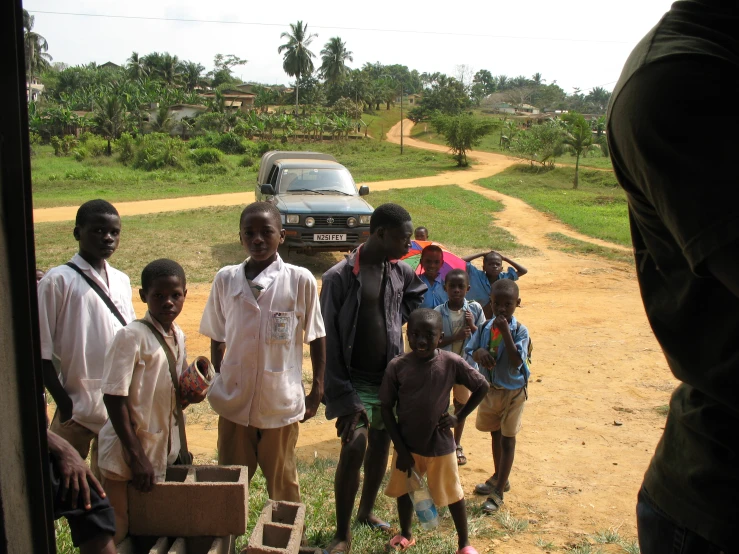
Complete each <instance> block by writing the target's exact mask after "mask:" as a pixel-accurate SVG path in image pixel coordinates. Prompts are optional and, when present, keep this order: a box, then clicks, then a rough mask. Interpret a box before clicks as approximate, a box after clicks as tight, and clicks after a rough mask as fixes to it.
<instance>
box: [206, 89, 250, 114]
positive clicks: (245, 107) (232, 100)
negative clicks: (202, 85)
mask: <svg viewBox="0 0 739 554" xmlns="http://www.w3.org/2000/svg"><path fill="white" fill-rule="evenodd" d="M221 94H222V95H223V99H224V100H225V102H226V109H227V110H230V111H242V112H248V111H250V110H252V109H254V100H255V99H256V97H257V95H256V94H254V93H251V92H244V91H242V90H239V89H238V88H230V89H226V90H223V91H221ZM203 97H204V98H208V99H214V98H215V97H216V95H215V93H207V94H203Z"/></svg>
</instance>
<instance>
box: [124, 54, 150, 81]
mask: <svg viewBox="0 0 739 554" xmlns="http://www.w3.org/2000/svg"><path fill="white" fill-rule="evenodd" d="M126 61H127V62H128V63H127V64H126V69H127V70H128V74H129V76H130V77H131V78H132V79H137V80H138V79H143V78H144V77H146V76H147V75H148V74H149V69H148V68H147V67H146V63H145V62H144V58H142V57H141V56H139V53H138V52H131V57H130V58H128V59H127V60H126Z"/></svg>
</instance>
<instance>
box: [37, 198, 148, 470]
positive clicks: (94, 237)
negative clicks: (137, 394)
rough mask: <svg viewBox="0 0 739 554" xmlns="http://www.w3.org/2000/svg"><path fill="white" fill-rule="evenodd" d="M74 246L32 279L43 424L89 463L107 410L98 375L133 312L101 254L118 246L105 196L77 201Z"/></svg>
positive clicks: (123, 279) (126, 283)
mask: <svg viewBox="0 0 739 554" xmlns="http://www.w3.org/2000/svg"><path fill="white" fill-rule="evenodd" d="M73 234H74V238H75V240H77V242H78V243H79V251H78V253H77V254H75V255H74V256H73V257H72V259H71V261H70V262H69V263H67V264H64V265H60V266H58V267H55V268H53V269H50V270H49V272H48V273H46V275H44V276H43V277H42V279H41V280H40V281H39V283H38V307H39V336H40V339H41V340H40V342H41V357H42V358H43V374H44V386H45V387H46V388H47V389H48V390H49V393H50V394H51V396H52V397H53V398H54V401H55V402H56V406H57V409H56V413H55V414H54V418H53V419H52V421H51V431H52V432H54V433H55V434H57V435H59V436H60V437H62V438H63V439H64V440H66V441H67V442H69V443H70V444H71V445H72V446H73V447H74V449H75V450H76V451H77V453H78V454H79V455H80V456H81V457H82V459H86V458H87V455H88V454H90V466H91V469H92V471H93V473H94V474H95V475H96V476H97V477H98V478H99V473H98V470H97V458H98V456H97V449H98V448H97V445H98V433H99V432H100V429H101V428H102V426H103V424H104V423H105V421H106V420H107V419H108V416H107V414H106V412H105V405H104V404H103V399H102V394H100V386H101V382H102V381H101V379H102V377H103V365H104V363H105V352H106V351H107V349H108V347H109V346H110V345H111V343H112V342H113V337H115V334H116V333H117V332H118V331H119V330H120V329H121V328H123V327H125V326H126V324H127V323H128V322H130V321H133V320H134V319H135V318H136V313H135V312H134V309H133V304H132V303H131V282H130V280H129V279H128V276H127V275H126V274H124V273H123V272H121V271H119V270H117V269H115V268H114V267H112V266H111V265H110V264H109V263H108V259H109V258H110V257H111V256H112V255H113V253H114V252H115V251H116V249H117V248H118V244H119V241H120V236H121V219H120V217H119V215H118V211H117V210H116V209H115V207H114V206H113V205H112V204H110V203H109V202H106V201H105V200H90V201H89V202H85V203H84V204H82V206H80V208H79V210H78V211H77V217H76V220H75V227H74V231H73Z"/></svg>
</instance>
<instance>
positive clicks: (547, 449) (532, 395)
mask: <svg viewBox="0 0 739 554" xmlns="http://www.w3.org/2000/svg"><path fill="white" fill-rule="evenodd" d="M409 127H410V126H408V127H406V132H408V131H409ZM398 132H399V131H398V129H396V128H395V127H394V128H393V129H391V130H390V132H389V134H388V139H389V140H392V141H398V140H399V135H398ZM405 143H406V144H408V145H409V146H410V145H413V146H417V147H422V148H428V149H430V150H444V148H443V147H441V146H437V145H429V144H426V143H422V142H419V141H415V140H413V139H410V138H407V139H405ZM470 157H471V158H474V159H476V160H477V162H478V163H477V164H476V165H475V166H474V167H473V168H472V170H470V172H455V173H452V174H442V175H438V176H436V177H430V178H423V179H408V180H403V181H395V182H384V183H374V184H372V185H371V186H372V187H374V188H375V189H380V188H383V189H384V188H399V187H412V186H419V185H423V186H434V185H440V184H458V185H460V186H462V187H463V188H466V189H468V190H473V191H475V192H477V193H479V194H482V195H485V196H488V197H490V198H494V199H496V200H500V201H502V202H503V204H504V205H505V210H504V211H503V212H499V213H496V214H495V217H496V218H498V219H497V221H496V224H497V225H499V226H501V227H503V228H505V229H507V230H508V231H509V232H511V233H512V234H513V235H514V236H515V237H516V239H517V240H518V242H520V243H522V244H525V245H528V246H533V247H535V248H536V249H537V253H536V254H535V255H531V256H528V257H524V258H522V259H521V260H520V261H521V263H523V264H524V265H525V266H526V267H528V268H529V275H527V276H525V277H524V278H522V279H521V281H520V286H521V298H522V306H521V308H520V309H519V311H518V312H517V314H516V315H517V317H518V318H519V319H520V320H521V321H522V322H523V323H525V324H526V325H527V326H528V327H529V330H530V332H531V336H532V337H533V343H534V351H533V364H532V368H531V369H532V373H533V375H532V379H531V382H530V390H529V401H528V403H527V406H526V410H525V413H524V427H523V430H522V432H521V434H520V435H519V437H518V445H517V453H516V460H515V464H514V469H513V473H512V476H511V486H512V489H511V492H510V493H508V494H507V495H506V508H507V509H509V510H510V511H511V513H512V514H513V515H514V516H515V517H516V518H519V519H524V520H528V521H529V525H528V529H527V530H525V531H523V532H520V533H514V534H511V535H509V536H507V537H503V538H502V539H495V540H493V541H490V540H487V539H478V540H475V539H473V544H475V546H477V548H478V549H479V550H480V552H486V551H487V552H491V551H493V549H494V551H495V552H500V553H511V554H513V553H516V554H519V553H528V552H531V553H534V552H536V553H541V552H542V550H541V549H540V548H538V547H537V546H536V545H535V542H536V541H537V539H541V540H542V541H543V543H548V542H552V543H554V544H555V545H556V546H559V547H562V546H564V545H570V544H573V543H575V542H579V541H580V540H581V539H583V538H584V537H586V536H588V535H591V534H593V533H595V532H597V531H602V530H605V529H608V528H615V529H617V530H618V532H619V533H620V534H621V536H622V537H627V538H634V537H635V535H636V530H635V515H634V506H635V501H636V493H637V490H638V488H639V484H640V482H641V478H642V475H643V473H644V470H645V468H646V466H647V463H648V461H649V459H650V457H651V455H652V452H653V450H654V447H655V445H656V443H657V440H658V438H659V436H660V435H661V429H662V427H663V425H664V415H662V414H661V413H660V412H659V411H658V408H659V407H661V406H664V405H665V404H667V402H668V398H669V394H670V392H671V390H672V389H673V388H674V386H675V384H676V382H675V381H674V379H673V378H672V376H671V374H670V372H669V370H668V368H667V365H666V363H665V359H664V356H663V355H662V353H661V351H660V349H659V347H658V345H657V343H656V341H655V339H654V336H653V335H652V332H651V330H650V328H649V325H648V323H647V320H646V316H645V314H644V309H643V307H642V303H641V300H640V297H639V291H638V286H637V282H636V280H635V278H634V271H633V268H632V267H629V266H626V265H622V264H618V263H612V262H608V261H602V260H600V259H597V258H586V257H580V256H572V255H568V254H564V253H561V252H559V251H557V250H553V249H551V248H550V247H549V245H548V243H547V241H546V239H545V235H546V234H547V233H550V232H561V233H564V234H567V235H570V236H573V237H576V238H580V239H582V240H589V241H591V242H597V243H599V244H604V243H602V241H595V240H592V239H589V238H587V237H582V236H581V235H579V234H578V233H575V232H573V231H572V230H570V229H568V228H567V227H565V226H564V225H562V224H561V223H559V222H557V221H554V220H551V219H550V218H548V217H546V216H545V215H543V214H541V213H540V212H537V211H536V210H534V209H532V208H531V207H529V206H528V205H527V204H525V203H523V202H521V201H520V200H517V199H513V198H510V197H507V196H505V195H501V194H498V193H496V192H494V191H490V190H488V189H484V188H482V187H479V186H476V185H474V184H472V181H473V180H474V179H478V178H480V177H484V176H488V175H492V174H495V173H497V172H499V171H501V170H502V169H505V168H506V167H508V166H509V165H511V164H512V163H515V161H514V160H510V159H508V158H506V157H504V156H501V155H497V154H492V153H481V152H473V153H471V154H470ZM452 176H453V177H452ZM229 196H231V195H229ZM206 198H208V197H206ZM210 198H211V199H210V200H205V201H207V202H215V201H216V197H210ZM179 200H180V201H184V200H186V199H179ZM231 200H233V199H231ZM197 201H198V202H203V201H204V198H203V197H199V198H198V199H197ZM243 201H244V200H241V201H240V202H236V203H241V202H243ZM161 202H162V204H161V206H164V208H163V209H166V210H168V209H170V207H171V206H175V205H178V204H177V202H178V199H172V200H166V201H161ZM131 204H134V203H131ZM136 204H138V203H136ZM147 204H149V203H147ZM200 205H205V204H202V203H201V204H195V205H194V206H193V205H190V206H188V207H198V206H200ZM209 205H212V204H209ZM121 206H122V204H118V207H119V209H121ZM125 209H127V208H125ZM132 209H135V208H134V207H132ZM147 209H152V207H151V206H149V208H147ZM175 209H183V208H175ZM39 211H40V210H38V211H37V212H39ZM122 213H126V214H128V213H132V212H126V211H122ZM35 217H37V219H36V221H39V220H40V219H39V217H38V216H36V213H35ZM432 232H433V231H432ZM491 246H494V245H491ZM608 246H612V247H613V245H611V244H608ZM335 259H339V257H338V256H336V257H335ZM324 263H326V264H327V266H328V265H330V263H331V260H330V259H327V260H326V261H325V262H324ZM208 292H209V286H207V285H194V286H191V287H190V290H189V293H188V297H187V303H186V306H185V310H184V312H183V315H182V316H181V317H180V319H178V322H179V323H180V325H181V326H182V327H183V329H184V331H185V333H186V335H187V336H188V350H189V353H190V356H193V355H197V354H204V355H208V354H209V341H208V340H207V339H206V338H205V337H203V336H201V335H199V334H198V333H197V329H198V323H199V320H200V315H201V314H202V309H203V306H204V304H205V300H206V298H207V295H208ZM134 296H135V297H136V296H137V295H134ZM136 307H137V310H139V311H140V312H143V309H142V308H143V305H141V304H140V303H138V304H137V306H136ZM188 417H189V418H190V419H189V422H188V437H189V444H190V447H191V449H192V450H193V452H194V453H195V454H196V456H197V457H198V459H199V460H202V461H204V460H208V459H212V457H213V456H214V455H215V447H216V434H217V431H216V425H215V423H216V420H215V417H214V415H213V414H212V412H210V411H209V410H208V409H207V406H201V407H198V408H196V409H195V410H194V411H193V412H192V413H191V414H190V415H189V416H188ZM473 419H474V418H473ZM490 443H491V441H490V437H489V436H486V435H484V434H482V433H480V432H478V431H476V430H475V429H474V425H473V424H472V423H470V425H468V428H467V430H466V431H465V438H464V440H463V445H464V447H465V451H466V452H467V455H468V457H469V464H468V465H467V466H464V467H463V468H461V470H460V475H461V478H462V482H463V485H464V488H465V491H466V492H467V493H468V499H470V500H471V501H474V500H472V499H473V498H474V496H473V495H472V489H473V487H474V485H475V484H476V483H479V482H482V481H483V480H485V479H486V478H487V477H488V476H489V475H490V474H491V473H492V459H491V454H490ZM338 447H339V444H338V441H337V439H336V437H335V430H334V426H333V422H327V421H326V420H325V419H324V418H323V417H318V418H315V419H314V420H312V421H310V422H308V423H306V424H305V425H304V426H303V427H302V430H301V436H300V440H299V443H298V449H299V453H300V455H301V456H302V457H304V458H306V459H312V458H313V457H314V455H316V454H317V455H319V456H331V457H336V456H337V455H338V450H339V448H338ZM608 551H609V552H611V550H608ZM612 551H613V552H617V551H618V550H616V549H614V550H612Z"/></svg>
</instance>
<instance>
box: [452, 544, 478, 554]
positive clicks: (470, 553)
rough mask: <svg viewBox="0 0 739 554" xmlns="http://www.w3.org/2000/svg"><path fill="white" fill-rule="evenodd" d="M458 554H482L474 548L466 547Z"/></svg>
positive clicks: (458, 551)
mask: <svg viewBox="0 0 739 554" xmlns="http://www.w3.org/2000/svg"><path fill="white" fill-rule="evenodd" d="M457 554H480V553H479V552H478V551H477V550H476V549H475V547H474V546H469V545H468V546H465V547H464V548H460V549H459V550H457Z"/></svg>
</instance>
